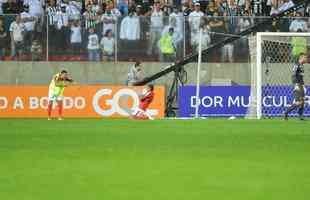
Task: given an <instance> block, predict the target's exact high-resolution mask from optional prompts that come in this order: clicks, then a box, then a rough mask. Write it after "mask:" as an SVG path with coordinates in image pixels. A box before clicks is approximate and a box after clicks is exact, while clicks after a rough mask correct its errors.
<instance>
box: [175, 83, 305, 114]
mask: <svg viewBox="0 0 310 200" xmlns="http://www.w3.org/2000/svg"><path fill="white" fill-rule="evenodd" d="M250 89H251V88H250V86H201V87H200V95H199V96H200V98H199V104H200V105H199V116H201V117H207V116H209V117H210V116H224V117H225V116H245V115H246V114H247V111H248V108H249V107H250V105H251V97H250V92H251V91H250ZM309 89H310V88H309V87H308V89H307V91H309ZM292 93H293V88H292V87H291V86H268V87H263V89H262V94H263V99H262V100H263V102H262V105H263V106H262V112H263V116H281V115H282V113H283V111H284V110H285V109H286V108H287V107H288V106H289V105H290V104H291V103H292V102H293V96H292ZM307 94H309V92H307ZM196 103H197V101H196V86H192V85H190V86H181V87H179V97H178V106H179V111H178V117H193V116H194V115H195V107H196ZM292 114H293V115H295V114H296V112H295V113H292ZM305 116H310V99H309V97H307V98H306V105H305Z"/></svg>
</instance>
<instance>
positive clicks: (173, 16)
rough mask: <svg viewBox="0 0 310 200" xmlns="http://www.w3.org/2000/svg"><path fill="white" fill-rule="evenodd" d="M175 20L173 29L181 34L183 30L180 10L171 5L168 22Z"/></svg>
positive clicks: (182, 18)
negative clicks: (171, 9) (171, 10)
mask: <svg viewBox="0 0 310 200" xmlns="http://www.w3.org/2000/svg"><path fill="white" fill-rule="evenodd" d="M172 20H175V21H176V27H175V30H176V31H177V32H178V33H180V34H182V33H183V32H184V17H183V14H182V12H180V10H179V9H178V8H177V7H176V6H174V7H173V12H172V13H171V14H170V15H169V23H170V24H171V21H172Z"/></svg>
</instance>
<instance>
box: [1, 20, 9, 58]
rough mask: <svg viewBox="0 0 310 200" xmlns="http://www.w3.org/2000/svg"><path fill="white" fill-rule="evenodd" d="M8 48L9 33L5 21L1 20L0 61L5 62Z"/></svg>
mask: <svg viewBox="0 0 310 200" xmlns="http://www.w3.org/2000/svg"><path fill="white" fill-rule="evenodd" d="M6 46H7V32H6V31H5V28H4V24H3V20H2V19H0V60H3V57H4V55H5V47H6Z"/></svg>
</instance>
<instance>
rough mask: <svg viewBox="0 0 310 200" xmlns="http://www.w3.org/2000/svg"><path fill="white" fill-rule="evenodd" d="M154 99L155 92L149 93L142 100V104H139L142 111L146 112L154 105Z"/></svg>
mask: <svg viewBox="0 0 310 200" xmlns="http://www.w3.org/2000/svg"><path fill="white" fill-rule="evenodd" d="M153 99H154V92H153V91H150V92H147V93H146V94H145V95H144V96H143V97H142V98H141V99H140V104H139V108H140V109H141V110H144V111H146V109H147V108H148V107H149V105H150V104H151V103H152V101H153Z"/></svg>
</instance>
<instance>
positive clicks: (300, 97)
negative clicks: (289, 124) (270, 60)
mask: <svg viewBox="0 0 310 200" xmlns="http://www.w3.org/2000/svg"><path fill="white" fill-rule="evenodd" d="M306 62H307V55H306V54H305V53H300V54H299V56H298V60H297V63H295V64H294V67H293V75H292V82H293V85H294V91H293V94H294V102H293V104H292V105H291V106H290V107H289V108H288V109H287V110H286V112H284V119H285V120H287V119H288V114H289V113H290V112H292V111H293V110H295V109H296V108H298V115H299V119H300V120H304V118H303V114H304V107H305V94H306V88H305V85H304V64H305V63H306Z"/></svg>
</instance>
